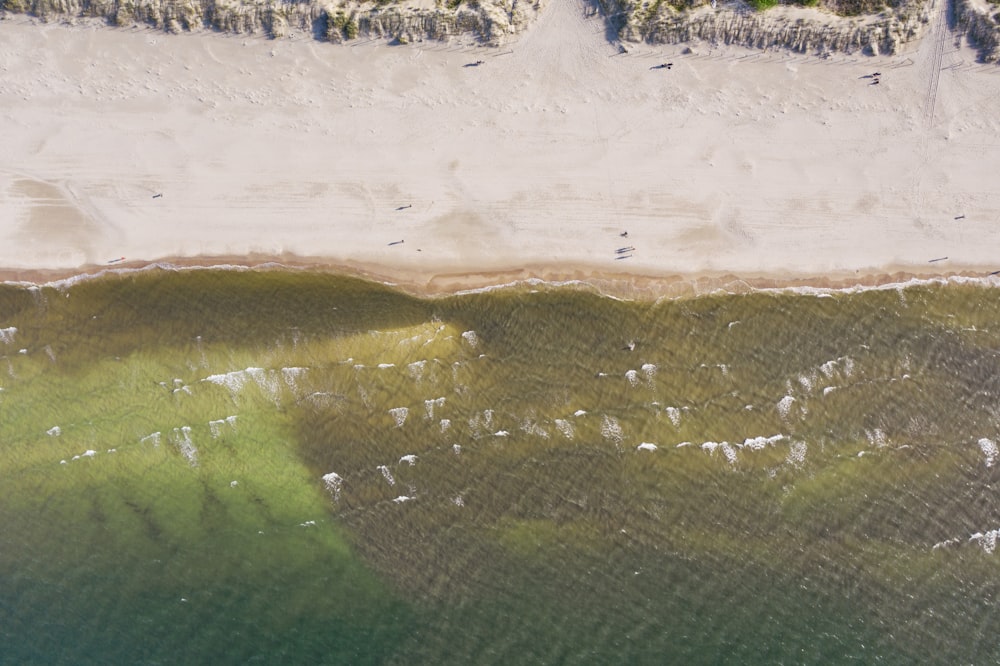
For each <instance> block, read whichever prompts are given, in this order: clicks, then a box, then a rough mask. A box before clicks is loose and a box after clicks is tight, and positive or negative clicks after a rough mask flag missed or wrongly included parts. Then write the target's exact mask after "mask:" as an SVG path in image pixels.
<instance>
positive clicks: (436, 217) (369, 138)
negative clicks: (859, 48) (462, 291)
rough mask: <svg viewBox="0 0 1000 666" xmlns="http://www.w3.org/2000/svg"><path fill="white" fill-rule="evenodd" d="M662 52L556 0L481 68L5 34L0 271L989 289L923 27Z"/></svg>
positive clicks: (998, 201)
mask: <svg viewBox="0 0 1000 666" xmlns="http://www.w3.org/2000/svg"><path fill="white" fill-rule="evenodd" d="M939 1H940V0H939ZM681 49H682V47H669V48H665V49H654V48H652V47H639V48H635V49H632V50H631V51H630V53H628V54H626V55H620V54H618V51H617V47H616V46H614V45H612V44H610V43H608V41H607V40H606V38H605V28H604V24H603V22H602V21H601V19H600V18H597V17H594V18H584V12H583V8H582V5H581V4H578V3H577V1H576V0H550V2H549V6H548V7H547V8H546V9H545V10H544V12H543V14H542V16H541V18H540V19H539V21H538V23H537V24H536V25H535V26H533V27H532V28H531V29H530V30H529V32H527V33H526V34H525V35H524V36H523V37H522V38H520V39H519V40H518V41H516V42H514V43H513V44H511V45H509V46H506V47H503V48H502V49H500V50H490V49H482V48H474V47H471V46H460V45H455V44H452V45H444V44H439V43H430V42H424V43H418V44H414V45H409V46H389V45H387V44H386V43H385V42H384V41H372V42H365V43H359V44H356V45H353V46H335V45H330V44H324V43H317V42H314V41H312V40H310V39H309V38H308V37H307V36H300V37H298V38H293V39H285V40H281V41H266V40H263V39H248V38H244V37H224V36H219V35H183V36H168V35H164V34H162V33H158V32H155V31H151V30H145V29H135V30H112V29H107V28H100V27H87V26H80V25H78V26H74V27H64V26H58V25H33V24H30V23H29V22H28V21H26V20H24V19H16V20H7V21H2V22H0V126H2V127H3V132H2V137H3V141H2V147H0V268H2V269H5V270H4V273H5V275H7V276H8V277H11V276H13V277H18V276H25V275H29V274H32V273H31V271H32V270H34V269H58V270H59V271H61V272H63V273H72V272H79V271H80V270H82V269H83V268H84V267H85V266H87V265H106V264H107V262H109V261H111V260H114V259H118V258H121V257H125V258H127V260H128V262H129V263H130V265H135V264H137V263H144V262H149V261H155V260H158V259H162V258H167V257H171V258H176V257H199V256H201V257H216V258H221V257H233V256H236V257H240V256H242V257H246V256H248V255H254V256H258V257H259V256H272V255H273V256H275V257H277V258H279V260H283V261H293V260H299V261H314V262H317V263H322V264H324V265H327V266H331V267H344V268H348V269H354V270H358V269H361V270H367V271H369V272H372V273H375V274H378V275H381V276H386V277H390V278H400V279H403V280H410V281H411V282H415V283H426V282H427V281H429V280H431V279H432V278H434V276H444V275H452V276H453V277H451V278H447V279H450V280H452V281H453V285H452V286H456V285H458V284H461V283H463V282H471V283H475V282H476V281H477V279H478V281H479V282H480V283H482V282H484V281H487V282H488V281H489V280H491V279H499V277H497V276H485V277H484V276H483V275H480V276H479V277H478V278H476V277H475V276H472V277H466V278H462V277H459V276H461V275H463V274H468V273H473V274H484V273H488V272H491V271H498V272H499V271H520V272H519V273H517V274H519V275H522V276H523V275H529V274H531V275H538V276H542V277H548V278H555V277H585V276H589V275H601V274H609V273H632V274H637V275H647V276H653V277H656V276H672V275H699V274H726V273H728V274H735V275H739V276H748V277H750V276H760V275H764V276H771V277H775V278H779V279H782V280H791V279H796V278H818V277H822V276H840V277H844V276H854V275H859V276H860V275H864V274H875V273H883V272H887V271H898V270H904V271H909V272H912V273H917V274H930V273H941V272H949V271H956V270H974V271H981V272H988V271H991V270H993V269H994V268H1000V256H998V255H997V249H998V247H1000V246H998V243H997V241H998V239H1000V193H998V187H997V181H996V177H997V173H998V172H1000V168H998V167H1000V114H998V113H997V109H998V104H997V101H998V100H1000V68H998V67H996V66H981V65H977V64H976V63H975V61H974V54H973V53H972V52H971V51H970V50H967V49H965V48H963V47H959V46H957V41H956V38H955V37H954V36H952V35H950V34H949V33H947V30H946V28H945V27H944V23H943V21H941V22H940V26H939V27H938V26H935V27H933V28H932V29H931V34H930V35H929V36H928V38H926V39H924V40H923V41H922V42H921V43H919V44H915V45H913V49H912V51H911V52H909V53H905V54H902V55H899V56H895V57H879V58H869V57H863V56H853V57H850V56H834V57H832V58H829V59H827V60H822V59H818V58H812V57H805V56H795V55H792V54H788V53H781V52H776V53H761V52H753V51H744V50H739V49H732V48H724V49H711V48H709V47H708V46H707V45H703V46H698V47H696V50H697V54H688V55H682V53H681ZM476 60H484V61H485V63H484V64H483V65H481V66H479V67H464V66H463V65H465V64H467V63H470V62H474V61H476ZM668 61H669V62H672V63H673V67H672V68H671V69H669V70H663V69H659V70H654V69H650V68H651V67H652V66H653V65H656V64H658V63H661V62H668ZM874 71H880V72H881V73H882V76H881V78H880V83H879V85H870V83H871V79H868V78H861V77H863V76H865V75H867V74H871V73H872V72H874ZM160 193H162V197H159V198H153V195H155V194H160ZM402 206H411V207H409V208H405V209H402V210H397V208H399V207H402ZM959 216H964V217H961V218H960V219H956V218H959ZM626 230H627V231H628V237H627V238H622V237H621V236H620V235H619V234H620V233H621V232H623V231H626ZM400 240H403V241H405V242H404V243H398V244H395V245H390V243H392V242H394V241H400ZM626 246H632V247H634V248H635V250H634V252H631V253H628V254H631V256H630V257H629V258H627V259H618V258H617V257H618V256H619V255H616V253H615V250H616V249H617V248H620V247H626ZM943 257H948V259H946V260H942V261H937V262H930V260H932V259H940V258H943ZM213 260H219V259H202V260H201V261H207V262H210V261H213ZM195 261H196V262H197V261H198V260H197V259H195ZM438 282H439V283H440V282H441V278H438Z"/></svg>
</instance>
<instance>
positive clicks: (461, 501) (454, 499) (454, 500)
mask: <svg viewBox="0 0 1000 666" xmlns="http://www.w3.org/2000/svg"><path fill="white" fill-rule="evenodd" d="M451 503H452V504H454V505H455V506H465V500H464V499H462V496H461V495H457V496H455V497H452V498H451Z"/></svg>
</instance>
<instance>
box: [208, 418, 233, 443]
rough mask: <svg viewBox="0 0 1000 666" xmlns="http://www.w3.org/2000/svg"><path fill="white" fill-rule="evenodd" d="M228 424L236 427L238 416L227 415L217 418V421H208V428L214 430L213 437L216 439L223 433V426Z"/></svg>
mask: <svg viewBox="0 0 1000 666" xmlns="http://www.w3.org/2000/svg"><path fill="white" fill-rule="evenodd" d="M227 425H228V426H230V427H232V428H235V427H236V417H235V416H227V417H226V418H224V419H217V420H215V421H209V422H208V428H209V430H210V431H211V432H212V438H213V439H214V438H216V437H218V436H219V435H221V434H222V428H223V426H227Z"/></svg>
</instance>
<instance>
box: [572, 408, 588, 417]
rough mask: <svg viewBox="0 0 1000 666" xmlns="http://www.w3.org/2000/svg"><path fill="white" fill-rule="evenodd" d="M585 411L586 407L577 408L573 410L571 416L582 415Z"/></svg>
mask: <svg viewBox="0 0 1000 666" xmlns="http://www.w3.org/2000/svg"><path fill="white" fill-rule="evenodd" d="M586 413H587V410H586V409H578V410H576V411H575V412H573V416H583V415H584V414H586Z"/></svg>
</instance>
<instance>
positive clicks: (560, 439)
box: [0, 271, 1000, 664]
mask: <svg viewBox="0 0 1000 666" xmlns="http://www.w3.org/2000/svg"><path fill="white" fill-rule="evenodd" d="M989 284H990V283H980V284H974V283H970V284H957V283H952V284H947V285H940V284H934V285H914V286H910V287H907V288H905V289H903V288H900V289H884V290H871V291H864V292H859V293H847V292H840V293H833V294H828V295H825V297H819V296H816V295H807V294H796V293H757V294H752V295H721V294H720V295H712V296H703V297H699V298H690V299H681V300H664V301H660V302H657V303H630V302H622V301H618V300H614V299H611V298H606V297H602V296H599V295H596V294H593V293H590V292H589V291H587V290H586V289H584V288H568V287H563V288H554V287H539V286H523V287H517V288H509V289H503V290H496V291H492V292H488V293H478V294H469V295H463V296H456V297H451V298H446V299H436V300H419V299H415V298H411V297H409V296H405V295H403V294H400V293H397V292H394V291H392V290H390V289H388V288H386V287H383V286H380V285H373V284H369V283H365V282H361V281H358V280H353V279H347V278H340V277H333V276H327V275H315V274H307V273H298V272H279V271H275V272H235V271H228V272H227V271H185V272H180V273H175V272H160V271H149V272H140V273H131V274H124V275H120V276H110V277H107V278H102V279H96V280H88V281H82V282H78V283H76V284H75V285H73V286H66V285H64V286H61V287H59V288H55V287H46V288H31V289H28V288H24V287H19V286H12V285H8V286H0V330H2V332H0V387H2V389H3V390H2V391H0V642H2V646H0V647H2V654H3V655H4V658H3V659H2V661H5V662H6V661H10V662H11V663H65V664H82V663H185V662H187V663H190V662H203V663H209V662H211V663H244V662H260V663H296V664H298V663H456V664H460V663H463V664H464V663H526V662H527V663H557V662H558V663H567V662H568V663H607V662H634V663H664V662H666V663H761V664H770V663H778V662H784V663H824V664H825V663H853V662H860V663H913V662H916V661H919V662H928V663H958V662H970V663H985V662H992V661H996V660H997V659H998V657H1000V649H998V648H997V647H996V646H995V640H994V638H993V637H994V636H995V635H996V634H997V631H998V630H1000V614H998V613H996V611H995V608H996V603H997V593H998V587H1000V585H998V580H1000V578H998V575H997V574H998V573H1000V564H998V562H1000V553H994V552H993V547H994V545H995V541H996V536H997V532H996V531H995V530H998V529H1000V502H998V500H997V496H996V493H995V491H994V486H995V484H996V482H997V475H998V468H1000V464H995V463H994V458H995V457H997V456H998V455H1000V454H998V453H997V452H996V444H995V442H996V441H998V439H1000V432H998V430H1000V411H998V407H1000V400H998V398H1000V357H998V353H997V350H998V349H1000V328H998V327H997V324H996V323H997V322H998V321H1000V291H998V290H997V289H995V288H994V287H992V286H989ZM997 463H1000V460H997Z"/></svg>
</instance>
